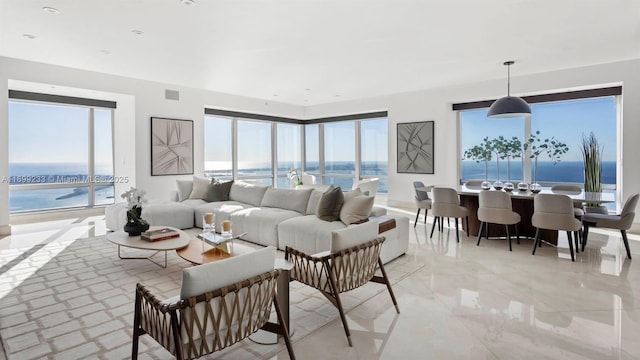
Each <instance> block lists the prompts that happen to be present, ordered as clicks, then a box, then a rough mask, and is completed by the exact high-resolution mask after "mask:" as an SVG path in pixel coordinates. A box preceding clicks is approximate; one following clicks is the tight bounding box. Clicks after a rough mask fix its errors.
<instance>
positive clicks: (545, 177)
mask: <svg viewBox="0 0 640 360" xmlns="http://www.w3.org/2000/svg"><path fill="white" fill-rule="evenodd" d="M497 167H498V166H497V165H496V161H495V160H493V161H489V162H488V163H487V178H488V179H489V181H495V180H496V179H497V176H496V174H497ZM510 167H511V181H512V182H516V181H521V180H522V162H521V161H520V160H519V159H518V160H516V161H511V166H510ZM532 167H533V165H532ZM532 172H533V169H532ZM532 176H533V174H532ZM484 178H485V163H484V162H480V163H477V162H475V161H463V162H462V181H463V182H464V181H467V180H484ZM507 179H508V176H507V162H506V161H504V160H503V161H500V180H502V181H507ZM535 180H536V181H537V182H558V183H578V184H582V183H584V164H583V163H582V161H560V162H558V163H556V164H555V165H554V163H553V162H551V161H538V168H537V174H536V179H535ZM602 183H603V184H609V185H611V184H613V185H615V184H616V162H615V161H603V162H602Z"/></svg>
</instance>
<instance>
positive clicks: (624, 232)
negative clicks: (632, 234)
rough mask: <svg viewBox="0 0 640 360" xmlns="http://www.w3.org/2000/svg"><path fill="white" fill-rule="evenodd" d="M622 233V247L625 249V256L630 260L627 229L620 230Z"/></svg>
mask: <svg viewBox="0 0 640 360" xmlns="http://www.w3.org/2000/svg"><path fill="white" fill-rule="evenodd" d="M620 233H621V234H622V241H624V247H625V249H627V257H628V258H629V260H631V250H629V239H627V230H620Z"/></svg>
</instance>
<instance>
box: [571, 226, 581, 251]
mask: <svg viewBox="0 0 640 360" xmlns="http://www.w3.org/2000/svg"><path fill="white" fill-rule="evenodd" d="M579 232H580V231H574V232H573V243H574V244H575V248H576V255H577V254H579V253H580V245H579V244H578V233H579Z"/></svg>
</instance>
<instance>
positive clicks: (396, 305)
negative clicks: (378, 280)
mask: <svg viewBox="0 0 640 360" xmlns="http://www.w3.org/2000/svg"><path fill="white" fill-rule="evenodd" d="M378 268H379V269H380V272H381V273H382V278H383V279H384V284H385V285H387V290H389V295H391V301H393V305H394V306H395V307H396V313H398V314H400V307H398V301H396V296H395V295H394V294H393V289H392V288H391V282H390V281H389V277H388V276H387V272H386V271H384V266H383V265H382V259H380V257H378Z"/></svg>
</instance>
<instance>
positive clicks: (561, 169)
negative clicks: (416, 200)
mask: <svg viewBox="0 0 640 360" xmlns="http://www.w3.org/2000/svg"><path fill="white" fill-rule="evenodd" d="M612 91H613V90H612ZM619 102H620V96H618V95H615V92H614V95H608V96H594V97H583V98H576V99H563V100H558V101H548V102H539V103H532V104H531V117H530V118H528V119H527V118H512V119H488V118H487V116H486V114H487V108H479V109H469V110H462V111H460V113H459V115H460V139H461V141H460V145H461V148H460V154H461V155H462V158H463V159H462V161H461V179H460V180H461V182H466V181H468V180H472V179H482V180H484V179H485V168H486V177H487V178H488V180H489V181H495V180H497V179H498V178H499V179H500V180H501V181H503V182H504V181H506V180H509V179H510V180H511V181H512V182H514V183H516V182H519V181H523V178H524V181H526V182H534V181H535V182H538V183H539V184H541V185H543V186H550V185H552V184H555V183H570V184H575V185H581V186H582V185H583V184H584V167H583V158H582V140H583V137H588V136H589V135H590V134H591V133H593V134H594V135H595V137H596V139H597V140H598V143H599V144H600V146H601V150H602V160H603V161H602V183H603V187H604V189H605V191H610V192H615V190H616V188H617V158H618V151H619V145H618V142H617V131H618V122H619V120H618V118H619V116H618V113H619V111H618V110H619ZM500 136H502V137H503V139H502V140H503V141H502V143H507V144H508V143H512V144H513V140H516V142H515V143H516V144H518V143H519V144H520V149H521V151H515V153H516V154H517V155H516V156H511V157H510V161H509V162H507V159H506V158H505V157H504V156H502V155H500V152H499V151H498V152H497V153H496V150H494V151H493V153H492V154H491V161H488V162H486V163H485V161H482V160H479V159H478V158H476V159H474V158H473V156H471V155H472V153H471V152H469V150H471V149H472V148H473V147H474V146H481V147H484V146H483V144H485V143H486V142H487V141H488V142H494V141H495V140H500V139H499V138H500ZM532 136H533V137H532ZM529 139H533V140H534V142H533V145H536V146H537V150H538V151H537V152H538V153H539V154H538V156H536V155H535V152H534V153H532V152H531V150H532V149H531V146H528V149H527V151H523V150H524V149H523V145H524V144H525V143H526V142H527V141H528V140H529ZM494 143H495V142H494ZM540 145H542V146H540ZM557 149H560V150H558V151H556V150H557ZM547 150H549V151H547ZM465 152H467V156H466V157H465V156H464V154H465ZM536 159H537V161H536ZM536 163H537V165H536ZM507 165H509V170H510V172H507V170H508V167H507ZM498 167H499V170H500V172H499V176H498Z"/></svg>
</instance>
